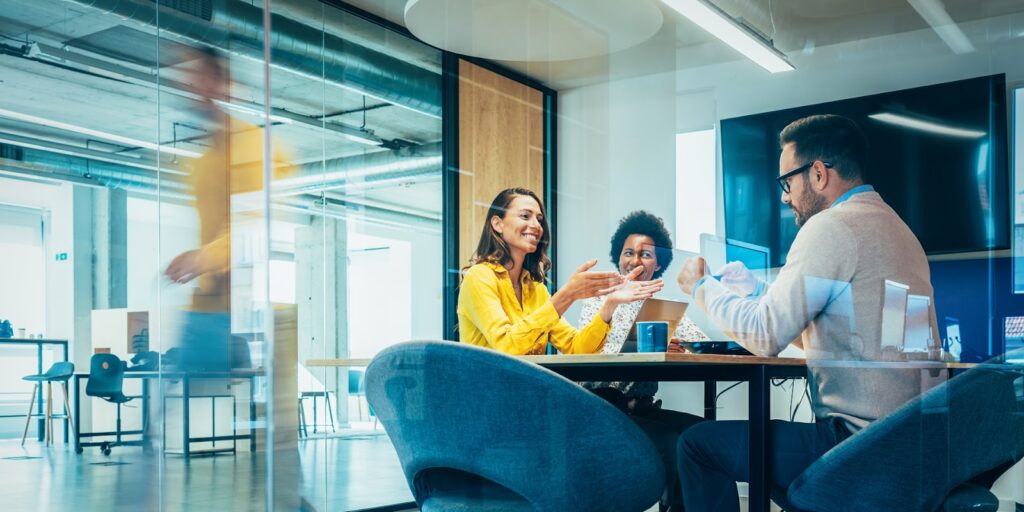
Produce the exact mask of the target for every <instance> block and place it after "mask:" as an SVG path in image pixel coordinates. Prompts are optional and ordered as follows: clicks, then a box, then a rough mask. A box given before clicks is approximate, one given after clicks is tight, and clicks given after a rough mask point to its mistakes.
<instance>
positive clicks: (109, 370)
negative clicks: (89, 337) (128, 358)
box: [85, 354, 146, 455]
mask: <svg viewBox="0 0 1024 512" xmlns="http://www.w3.org/2000/svg"><path fill="white" fill-rule="evenodd" d="M127 367H128V365H127V364H126V363H125V362H124V361H122V360H121V359H120V358H119V357H117V356H115V355H114V354H95V355H93V356H92V359H91V360H90V361H89V380H88V382H86V385H85V394H86V395H87V396H92V397H96V398H102V399H103V400H106V401H107V402H110V403H112V404H115V405H116V406H117V426H116V429H115V431H114V436H115V437H114V441H113V442H104V443H102V444H101V445H100V450H101V451H102V452H103V454H104V455H110V450H111V448H113V447H114V446H129V445H131V446H139V445H141V444H142V443H141V442H140V441H124V440H122V439H121V435H122V430H121V405H122V404H125V403H127V402H130V401H131V400H133V399H135V398H138V397H134V396H125V394H124V371H125V368H127ZM142 429H143V432H145V429H146V426H145V425H143V426H142Z"/></svg>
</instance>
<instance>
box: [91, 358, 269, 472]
mask: <svg viewBox="0 0 1024 512" xmlns="http://www.w3.org/2000/svg"><path fill="white" fill-rule="evenodd" d="M263 375H264V373H263V371H262V370H233V371H229V372H183V371H142V372H133V371H126V372H124V378H126V379H142V397H141V398H142V404H143V405H142V424H143V426H145V425H146V424H147V423H148V421H149V407H148V402H149V381H151V380H153V379H169V380H180V381H181V397H180V398H182V452H181V454H182V455H183V456H185V457H186V458H188V457H190V456H191V455H192V454H193V453H199V452H194V451H193V450H191V448H190V446H191V444H192V443H201V442H216V441H232V442H234V441H236V440H239V439H248V440H249V451H253V452H254V451H256V431H255V429H254V428H253V427H252V425H253V424H254V422H255V421H256V400H255V398H256V397H255V395H256V393H255V379H256V378H257V377H261V376H263ZM88 378H89V374H88V373H75V376H74V378H73V380H74V391H73V393H74V397H75V400H74V402H75V415H74V417H75V420H76V421H75V453H82V449H83V448H84V447H86V446H100V445H101V444H103V443H102V442H82V438H83V437H109V436H114V435H117V433H116V432H82V431H81V429H82V426H81V425H82V421H81V419H80V418H81V414H80V413H81V406H80V404H81V387H82V384H81V382H82V380H83V379H88ZM195 379H248V380H249V425H250V427H249V433H248V434H244V435H238V434H234V433H232V434H231V435H224V436H210V437H191V435H190V434H189V398H203V397H191V395H190V394H189V388H190V383H191V381H192V380H195ZM165 420H166V416H165ZM144 433H145V430H144V429H143V430H130V431H122V432H121V435H144ZM233 451H235V449H234V447H232V448H224V449H214V450H202V452H201V453H203V454H209V453H222V452H233Z"/></svg>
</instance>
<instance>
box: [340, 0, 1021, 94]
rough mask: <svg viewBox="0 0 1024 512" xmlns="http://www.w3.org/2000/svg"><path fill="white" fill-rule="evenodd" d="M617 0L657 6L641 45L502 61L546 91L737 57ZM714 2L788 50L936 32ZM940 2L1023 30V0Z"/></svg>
mask: <svg viewBox="0 0 1024 512" xmlns="http://www.w3.org/2000/svg"><path fill="white" fill-rule="evenodd" d="M347 1H348V3H350V4H351V5H354V6H356V7H359V8H360V9H363V10H366V11H367V12H370V13H372V14H375V15H377V16H380V17H382V18H385V19H387V20H390V21H392V22H394V23H398V24H400V25H404V19H403V18H404V9H405V4H406V1H405V0H347ZM622 1H629V2H650V3H654V4H656V5H657V6H658V7H659V8H660V9H662V11H663V14H664V18H665V23H664V25H663V26H662V28H661V30H660V31H659V32H658V33H657V34H655V36H654V37H652V38H651V39H650V40H648V41H647V42H646V43H643V44H640V45H638V46H636V47H633V48H630V49H627V50H625V51H622V52H619V53H616V54H612V55H604V56H599V57H593V58H588V59H579V60H571V61H561V62H509V61H504V62H501V64H503V65H505V66H506V67H508V68H510V69H513V70H515V71H518V72H521V73H524V74H526V75H528V76H530V77H532V78H534V79H536V80H538V81H540V82H542V83H545V84H546V85H548V86H550V87H552V88H553V89H556V90H564V89H570V88H573V87H579V86H582V85H587V84H592V83H600V82H604V81H609V80H616V79H620V78H626V77H630V76H640V75H645V74H653V73H662V72H667V71H673V70H681V69H687V68H696V67H700V66H706V65H710V64H717V63H723V62H728V61H733V60H740V59H742V58H743V57H742V56H740V55H739V54H738V53H737V52H735V51H734V50H732V49H731V48H729V47H727V46H726V45H725V44H723V43H721V42H719V41H717V40H716V39H714V38H713V37H711V36H710V35H708V34H707V33H706V32H704V31H703V30H702V29H701V28H700V27H697V26H696V25H694V24H693V23H691V22H690V21H689V20H687V19H685V18H683V17H682V16H680V15H679V14H678V13H676V12H675V11H673V10H672V9H669V8H667V7H665V6H664V5H663V4H662V3H661V2H660V1H658V0H622ZM713 1H714V3H715V4H716V5H717V6H719V7H721V8H722V9H723V10H725V11H726V12H728V13H729V14H731V15H733V16H734V17H737V18H742V19H743V20H745V21H746V22H747V23H748V24H750V25H752V26H753V27H755V28H756V29H757V30H758V31H760V32H762V33H764V34H765V35H767V36H769V37H771V38H772V39H774V42H775V46H776V47H778V48H779V49H781V50H782V51H784V52H790V53H791V52H795V51H813V49H814V48H817V47H822V46H828V45H833V44H837V43H843V42H849V41H857V40H863V39H871V38H875V37H881V36H885V35H892V34H898V33H904V32H911V31H921V37H922V38H926V39H927V38H930V39H937V38H938V36H937V35H935V34H934V32H931V31H930V30H928V31H924V30H922V29H927V28H928V25H927V23H925V21H924V20H923V19H922V18H921V16H920V15H919V14H918V13H917V12H916V11H915V10H914V9H913V8H912V7H911V5H910V4H909V3H908V2H907V1H906V0H771V1H769V0H713ZM943 3H944V5H945V7H946V10H947V12H948V13H949V14H950V16H951V17H952V18H953V20H954V21H955V22H957V23H963V22H968V21H974V20H979V19H986V18H994V17H998V16H1006V15H1011V14H1015V13H1016V14H1019V15H1020V16H1017V17H1015V18H1014V19H1018V18H1019V20H1020V21H1019V22H1018V23H1017V25H1019V26H1016V27H1014V29H1015V30H1018V31H1020V32H1024V1H1022V0H945V1H944V2H943ZM769 4H770V5H771V12H770V13H769ZM773 23H774V29H773ZM972 42H974V44H975V45H976V46H979V45H984V41H972ZM752 65H753V64H752Z"/></svg>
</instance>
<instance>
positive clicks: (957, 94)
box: [721, 74, 1010, 265]
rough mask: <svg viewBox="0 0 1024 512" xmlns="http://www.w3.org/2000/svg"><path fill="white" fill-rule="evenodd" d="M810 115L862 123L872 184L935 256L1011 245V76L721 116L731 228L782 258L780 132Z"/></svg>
mask: <svg viewBox="0 0 1024 512" xmlns="http://www.w3.org/2000/svg"><path fill="white" fill-rule="evenodd" d="M813 114H839V115H843V116H846V117H849V118H851V119H853V120H854V121H856V122H857V124H859V125H860V127H861V129H863V131H864V133H865V135H866V136H867V139H868V145H869V161H868V168H867V169H866V176H865V178H866V181H867V182H868V183H870V184H871V185H873V186H874V187H875V189H876V190H877V191H878V193H879V194H881V195H882V198H883V199H885V201H886V202H887V203H889V205H890V206H892V207H893V209H894V210H896V212H897V213H898V214H899V215H900V217H902V218H903V220H904V221H905V222H906V223H907V225H908V226H910V229H911V230H912V231H913V232H914V234H915V235H917V238H918V239H919V240H920V241H921V245H922V246H923V247H924V249H925V251H926V252H927V253H929V254H940V253H955V252H967V251H982V250H990V249H1005V248H1008V247H1009V246H1010V206H1009V205H1010V186H1009V183H1010V181H1009V171H1008V163H1007V161H1008V147H1007V137H1006V131H1007V128H1006V85H1005V77H1004V75H1001V74H1000V75H993V76H987V77H981V78H972V79H968V80H960V81H957V82H949V83H944V84H938V85H930V86H926V87H917V88H914V89H906V90H902V91H894V92H888V93H883V94H876V95H872V96H864V97H860V98H852V99H846V100H840V101H834V102H830V103H822V104H819V105H810V106H805V107H798V108H791V109H787V110H779V111H775V112H767V113H763V114H756V115H750V116H744V117H737V118H733V119H725V120H723V121H722V122H721V134H722V171H723V179H724V185H725V186H724V189H725V194H724V201H725V204H724V206H725V231H726V236H727V237H729V238H732V239H739V240H744V241H746V242H749V243H753V244H757V245H762V246H765V247H768V248H770V249H771V254H772V256H773V257H774V261H773V265H781V264H782V263H783V262H784V261H785V257H786V255H787V254H788V252H789V246H790V244H792V242H793V238H794V237H795V236H796V232H797V226H796V225H795V223H794V222H793V214H792V212H791V211H790V210H789V208H788V207H785V206H784V205H783V204H782V203H781V201H780V199H781V198H780V195H781V191H780V190H779V187H778V185H777V184H776V182H775V177H776V176H778V174H779V163H778V162H779V155H780V154H781V150H780V149H779V145H778V135H779V132H780V131H782V129H783V128H784V127H785V126H786V125H787V124H789V123H790V122H792V121H794V120H796V119H799V118H802V117H805V116H809V115H813Z"/></svg>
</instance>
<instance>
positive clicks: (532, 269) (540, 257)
mask: <svg viewBox="0 0 1024 512" xmlns="http://www.w3.org/2000/svg"><path fill="white" fill-rule="evenodd" d="M519 196H527V197H531V198H533V200H534V201H537V204H538V205H539V206H540V225H541V228H542V229H543V230H544V232H543V233H542V234H541V237H540V242H539V243H538V244H537V250H536V251H534V252H532V253H529V254H527V255H526V259H525V260H523V270H525V271H526V272H527V275H529V276H530V279H532V280H534V281H535V282H538V283H543V282H544V280H545V276H547V274H548V270H549V269H550V268H551V260H550V259H548V245H550V243H551V233H550V231H549V230H548V214H547V211H545V210H544V203H543V202H541V200H540V198H539V197H537V194H534V193H533V191H531V190H527V189H525V188H507V189H505V190H502V191H501V192H499V193H498V195H497V196H496V197H495V198H494V200H493V201H491V207H490V208H489V209H488V210H487V219H486V220H485V221H484V229H483V232H482V233H481V234H480V243H479V244H477V246H476V252H474V253H473V257H472V258H470V260H469V265H467V266H466V267H463V269H462V270H463V271H465V270H466V269H468V268H469V267H471V266H473V265H476V264H477V263H483V262H491V263H497V264H498V265H501V266H503V267H506V268H508V267H509V266H511V264H512V254H511V253H510V251H509V248H508V244H506V243H505V241H504V240H502V238H501V234H499V233H498V232H497V231H495V230H494V227H492V226H491V219H493V218H494V217H495V216H497V217H498V218H499V219H503V218H505V213H506V212H508V207H509V205H510V204H512V201H513V200H514V199H515V198H517V197H519Z"/></svg>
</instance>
